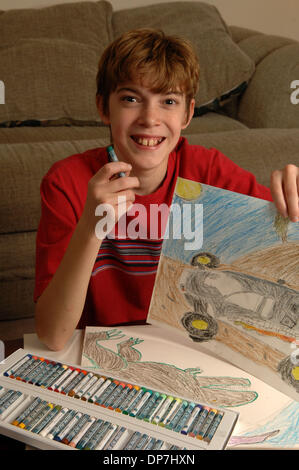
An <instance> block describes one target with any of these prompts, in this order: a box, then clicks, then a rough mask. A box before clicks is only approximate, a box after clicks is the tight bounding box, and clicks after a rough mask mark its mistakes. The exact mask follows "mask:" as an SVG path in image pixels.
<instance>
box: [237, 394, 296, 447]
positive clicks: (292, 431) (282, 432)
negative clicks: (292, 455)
mask: <svg viewBox="0 0 299 470" xmlns="http://www.w3.org/2000/svg"><path fill="white" fill-rule="evenodd" d="M276 430H279V433H278V434H276V435H275V436H273V437H270V438H269V439H267V440H266V441H265V444H271V445H272V446H282V447H288V448H292V447H293V446H295V445H299V404H298V403H296V402H292V403H291V404H290V405H289V406H287V407H286V408H284V409H283V410H282V411H281V412H280V413H278V414H277V416H275V417H274V418H272V419H270V420H269V422H268V423H266V424H265V425H264V426H260V427H257V428H256V429H254V430H253V431H251V432H248V433H245V434H242V436H256V435H259V434H263V433H265V432H271V431H276Z"/></svg>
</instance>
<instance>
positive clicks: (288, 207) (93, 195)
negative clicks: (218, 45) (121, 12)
mask: <svg viewBox="0 0 299 470" xmlns="http://www.w3.org/2000/svg"><path fill="white" fill-rule="evenodd" d="M198 76H199V65H198V62H197V58H196V56H195V55H194V52H193V49H192V47H191V45H190V44H189V43H188V42H186V41H185V40H183V39H178V38H173V37H166V36H165V35H164V34H163V33H162V32H160V31H154V30H149V29H142V30H136V31H131V32H129V33H126V34H124V35H123V36H122V37H121V38H119V39H118V40H116V41H114V43H112V44H111V45H110V46H109V47H108V48H107V49H106V51H105V52H104V54H103V56H102V58H101V61H100V64H99V71H98V75H97V87H98V89H97V106H98V110H99V113H100V116H101V119H102V121H103V122H104V123H105V124H107V125H109V126H110V130H111V140H112V142H113V145H114V149H115V152H116V155H117V156H118V159H119V161H118V162H109V160H108V156H107V151H106V149H105V148H97V149H93V150H88V151H86V152H84V153H83V154H80V155H73V156H71V157H68V158H66V159H64V160H62V161H60V162H57V163H55V164H54V165H53V166H52V168H51V169H50V170H49V172H48V173H47V175H46V176H45V177H44V179H43V182H42V185H41V196H42V216H41V221H40V225H39V229H38V235H37V257H36V288H35V295H34V300H35V301H36V312H35V313H36V331H37V334H38V336H39V338H40V340H41V341H42V342H44V343H45V344H46V345H47V346H48V347H49V348H50V349H53V350H59V349H62V348H63V347H64V345H65V343H66V342H67V340H68V339H69V338H70V337H71V335H72V333H73V331H74V329H75V328H76V327H79V328H83V327H85V326H86V325H115V324H124V323H130V322H134V323H145V320H146V315H147V311H148V307H149V303H150V299H151V294H152V290H153V286H154V281H155V275H156V270H157V266H158V262H159V256H160V250H161V246H162V237H163V231H162V229H161V227H159V229H160V230H159V236H158V239H157V238H156V239H151V237H150V235H149V234H150V217H149V209H150V205H151V204H159V205H160V204H167V205H168V206H169V205H170V204H171V200H172V195H173V191H174V187H175V183H176V179H177V177H178V176H182V177H185V178H188V179H192V180H194V181H201V182H203V183H206V184H210V185H213V186H218V187H222V188H224V189H228V190H231V191H236V192H239V193H243V194H248V195H251V196H255V197H259V198H263V199H266V200H271V193H270V190H269V189H268V188H265V187H263V186H261V185H259V184H258V183H257V182H256V180H255V177H254V176H253V175H252V174H250V173H248V172H247V171H245V170H242V169H241V168H239V167H238V166H237V165H235V164H234V163H233V162H231V161H230V160H229V159H228V158H226V157H225V156H224V155H222V154H221V153H220V152H218V151H217V150H215V149H212V150H207V149H205V148H203V147H201V146H191V145H189V144H188V142H187V141H186V139H184V138H182V137H180V133H181V130H182V129H185V128H186V127H187V126H188V124H189V122H190V120H191V118H192V115H193V110H194V103H195V101H194V96H195V94H196V92H197V86H198ZM120 172H123V173H125V177H120V178H119V177H118V176H119V173H120ZM298 175H299V171H298V168H297V167H295V166H294V165H288V166H287V167H286V169H285V170H283V171H277V172H274V174H273V176H272V192H273V199H274V202H275V204H276V206H277V208H278V210H279V211H280V212H281V213H282V214H283V215H287V213H288V214H289V216H290V217H292V218H294V220H295V217H298V216H299V209H298V179H299V176H298ZM120 196H122V198H121V197H120ZM124 200H125V202H123V201H124ZM133 203H134V205H133V207H131V206H132V204H133ZM104 204H108V205H110V207H112V208H113V209H114V211H115V215H116V222H117V221H118V219H119V218H120V216H121V214H124V212H127V214H126V215H127V216H128V217H127V225H128V223H129V222H130V221H132V220H134V215H136V214H135V212H134V210H133V209H134V206H135V207H136V205H137V204H141V205H142V207H145V208H146V216H145V219H144V221H143V222H144V227H145V232H144V233H145V236H144V237H142V239H130V237H128V236H127V237H126V238H125V239H124V238H122V237H119V238H118V239H117V238H116V239H115V238H113V237H112V238H109V237H106V238H105V237H104V236H103V237H102V238H98V237H97V236H96V233H95V226H96V224H97V222H98V221H99V218H98V217H96V215H95V211H96V208H97V207H99V206H100V207H101V206H102V207H103V205H104ZM139 207H140V206H139ZM100 220H101V219H100ZM152 224H153V222H152Z"/></svg>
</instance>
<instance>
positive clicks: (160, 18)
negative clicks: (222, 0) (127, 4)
mask: <svg viewBox="0 0 299 470" xmlns="http://www.w3.org/2000/svg"><path fill="white" fill-rule="evenodd" d="M112 26H113V32H114V37H115V38H116V37H118V36H120V35H121V34H122V33H124V32H125V31H128V30H130V29H135V28H142V27H151V28H157V29H162V30H163V31H164V32H165V33H166V34H170V35H176V36H183V37H185V38H186V39H189V40H190V41H191V42H192V43H193V45H194V47H195V51H196V53H197V55H198V57H199V62H200V79H199V91H198V94H197V96H196V106H197V107H201V106H206V107H207V106H208V104H209V105H210V108H212V109H213V106H214V104H216V106H219V103H221V99H222V96H223V95H226V96H227V95H228V94H229V93H230V92H231V91H232V90H235V89H236V88H238V87H240V85H241V84H243V83H246V82H247V81H248V80H249V78H250V77H251V76H252V74H253V72H254V63H253V61H252V60H251V59H250V58H249V57H248V56H247V55H246V54H245V53H244V52H242V51H241V49H240V48H239V47H238V46H237V45H236V44H235V43H234V42H233V40H232V38H231V34H230V31H229V29H228V27H227V26H226V24H225V23H224V21H223V19H222V18H221V16H220V14H219V13H218V10H217V9H216V8H215V7H214V6H212V5H208V4H205V3H202V2H171V3H163V4H157V5H150V6H145V7H139V8H132V9H127V10H120V11H116V12H115V13H114V14H113V18H112Z"/></svg>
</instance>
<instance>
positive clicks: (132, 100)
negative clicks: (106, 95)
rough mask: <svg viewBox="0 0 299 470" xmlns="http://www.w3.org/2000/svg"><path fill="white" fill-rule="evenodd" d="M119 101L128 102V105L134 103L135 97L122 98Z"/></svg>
mask: <svg viewBox="0 0 299 470" xmlns="http://www.w3.org/2000/svg"><path fill="white" fill-rule="evenodd" d="M121 100H122V101H128V102H129V103H136V101H137V98H135V96H123V97H122V98H121Z"/></svg>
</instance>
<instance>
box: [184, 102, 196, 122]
mask: <svg viewBox="0 0 299 470" xmlns="http://www.w3.org/2000/svg"><path fill="white" fill-rule="evenodd" d="M194 107H195V99H194V98H192V100H191V101H190V105H189V110H188V109H186V118H185V123H183V125H182V129H186V127H188V126H189V124H190V121H191V119H192V117H193V114H194ZM188 111H189V114H188Z"/></svg>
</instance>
